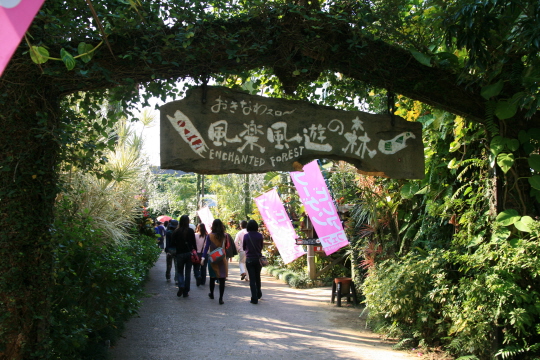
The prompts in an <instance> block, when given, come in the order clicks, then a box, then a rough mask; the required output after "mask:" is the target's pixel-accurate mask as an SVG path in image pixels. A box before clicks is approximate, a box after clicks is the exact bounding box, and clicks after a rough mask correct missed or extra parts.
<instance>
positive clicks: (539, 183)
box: [529, 175, 540, 190]
mask: <svg viewBox="0 0 540 360" xmlns="http://www.w3.org/2000/svg"><path fill="white" fill-rule="evenodd" d="M529 184H531V186H532V187H533V188H535V189H536V190H540V175H534V176H531V177H530V178H529Z"/></svg>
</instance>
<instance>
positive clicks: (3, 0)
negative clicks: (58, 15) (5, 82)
mask: <svg viewBox="0 0 540 360" xmlns="http://www.w3.org/2000/svg"><path fill="white" fill-rule="evenodd" d="M44 1H45V0H0V44H2V46H0V76H2V73H3V72H4V69H5V68H6V66H7V64H8V63H9V59H11V56H13V53H14V52H15V50H16V49H17V46H19V43H20V42H21V39H22V38H23V36H24V33H25V32H26V30H27V29H28V27H29V26H30V24H31V23H32V20H34V17H35V16H36V14H37V12H38V10H39V8H40V7H41V5H43V2H44Z"/></svg>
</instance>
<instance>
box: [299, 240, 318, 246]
mask: <svg viewBox="0 0 540 360" xmlns="http://www.w3.org/2000/svg"><path fill="white" fill-rule="evenodd" d="M296 245H319V246H320V245H321V241H320V240H319V239H296Z"/></svg>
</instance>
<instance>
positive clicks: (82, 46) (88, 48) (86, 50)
mask: <svg viewBox="0 0 540 360" xmlns="http://www.w3.org/2000/svg"><path fill="white" fill-rule="evenodd" d="M93 49H94V47H93V46H92V45H90V44H87V43H85V42H81V43H79V46H78V47H77V51H78V52H79V55H82V56H81V60H82V61H83V62H85V63H87V62H89V61H90V60H91V59H92V55H94V52H93V51H92V50H93ZM83 54H84V55H83Z"/></svg>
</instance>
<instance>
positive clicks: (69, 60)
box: [60, 48, 75, 70]
mask: <svg viewBox="0 0 540 360" xmlns="http://www.w3.org/2000/svg"><path fill="white" fill-rule="evenodd" d="M60 57H61V58H62V61H63V62H64V64H65V65H66V68H67V69H68V70H73V68H74V67H75V59H74V58H73V56H72V55H71V54H70V53H68V52H67V51H66V49H64V48H62V49H60Z"/></svg>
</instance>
